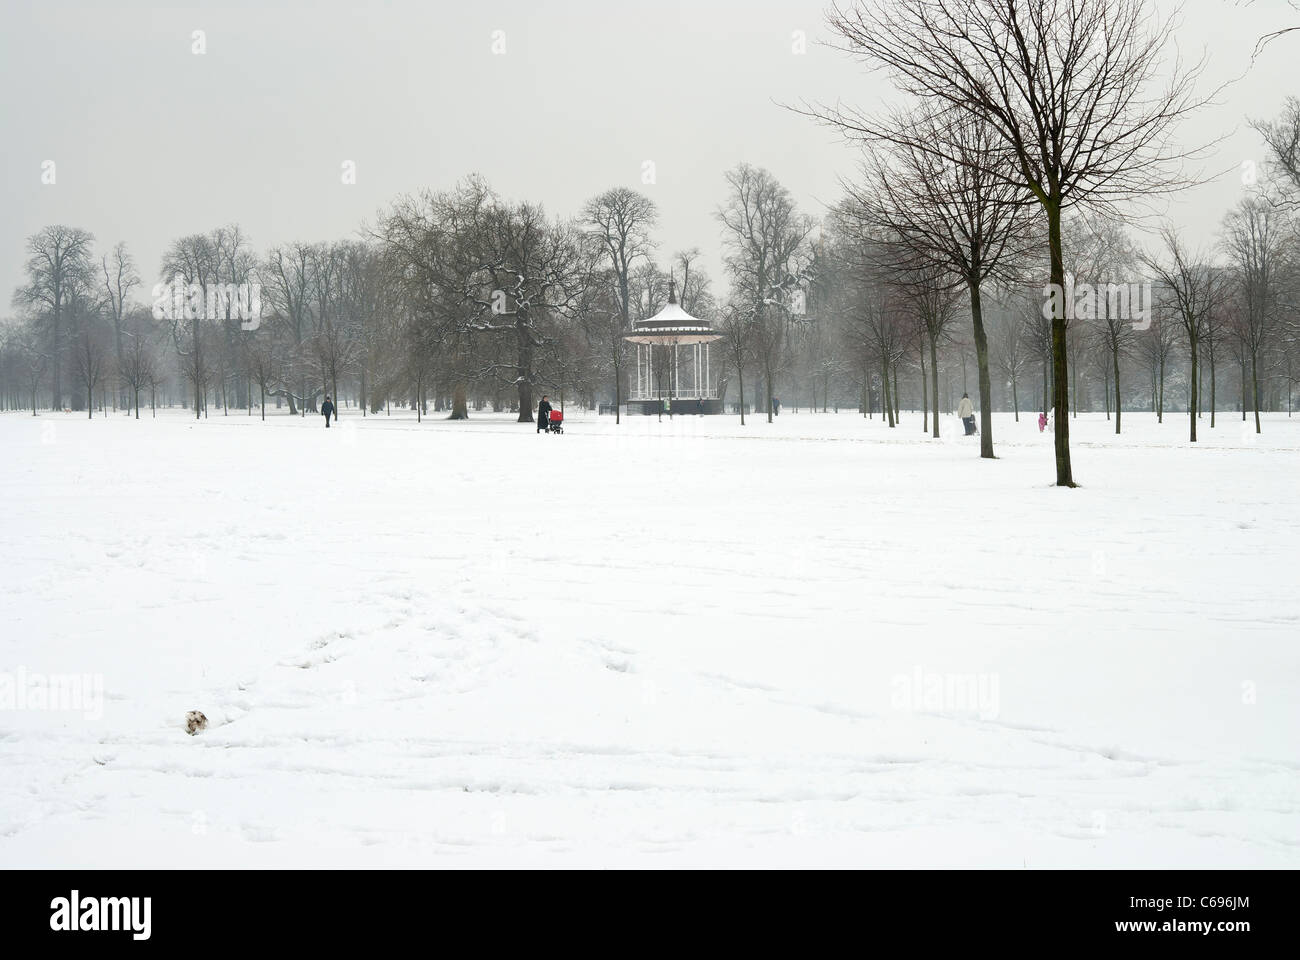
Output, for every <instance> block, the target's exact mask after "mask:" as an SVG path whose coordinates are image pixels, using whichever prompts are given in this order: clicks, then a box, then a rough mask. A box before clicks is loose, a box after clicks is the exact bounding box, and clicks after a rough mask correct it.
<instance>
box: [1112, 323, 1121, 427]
mask: <svg viewBox="0 0 1300 960" xmlns="http://www.w3.org/2000/svg"><path fill="white" fill-rule="evenodd" d="M1110 362H1111V365H1112V368H1113V369H1112V371H1111V372H1112V373H1114V374H1115V433H1116V435H1118V434H1119V427H1120V418H1121V417H1122V416H1123V415H1124V408H1123V406H1121V404H1120V395H1119V347H1118V346H1116V345H1115V344H1114V343H1112V344H1111V351H1110Z"/></svg>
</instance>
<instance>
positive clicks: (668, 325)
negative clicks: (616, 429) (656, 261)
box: [624, 281, 722, 414]
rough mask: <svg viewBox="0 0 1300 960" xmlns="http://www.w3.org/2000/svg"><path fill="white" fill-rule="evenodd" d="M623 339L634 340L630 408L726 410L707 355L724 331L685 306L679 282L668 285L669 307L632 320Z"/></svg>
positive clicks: (646, 411) (648, 410)
mask: <svg viewBox="0 0 1300 960" xmlns="http://www.w3.org/2000/svg"><path fill="white" fill-rule="evenodd" d="M624 339H625V340H627V341H629V342H631V343H635V344H636V382H635V385H634V386H633V388H632V392H631V394H630V395H629V396H628V398H627V408H628V412H629V413H637V412H640V413H644V414H652V413H671V414H679V413H681V414H692V413H704V414H712V413H721V412H722V401H721V400H719V399H718V391H717V388H716V387H715V386H714V385H713V384H714V380H713V370H712V365H711V363H710V357H709V344H711V343H713V342H714V341H715V340H721V339H722V334H720V333H718V331H716V330H714V329H713V328H712V327H710V326H709V325H708V324H707V323H706V322H705V321H703V320H700V319H697V318H696V317H692V316H691V315H690V314H689V313H687V312H686V311H685V310H683V309H682V308H681V305H680V304H678V302H677V291H676V284H675V283H673V282H672V281H670V282H669V284H668V304H667V306H665V307H664V308H663V309H662V310H660V311H659V312H658V313H656V314H655V315H654V316H653V317H651V318H650V319H648V320H638V321H637V322H636V323H634V324H632V332H631V333H630V334H628V335H627V336H626V337H624Z"/></svg>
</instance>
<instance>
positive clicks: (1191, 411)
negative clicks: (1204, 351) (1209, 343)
mask: <svg viewBox="0 0 1300 960" xmlns="http://www.w3.org/2000/svg"><path fill="white" fill-rule="evenodd" d="M1189 337H1190V339H1191V342H1192V384H1191V388H1192V389H1191V398H1190V402H1189V403H1188V405H1187V407H1188V410H1187V413H1188V419H1190V420H1191V422H1192V443H1195V442H1196V411H1197V404H1198V403H1199V402H1200V384H1199V382H1198V380H1197V377H1199V376H1200V365H1199V364H1198V362H1197V356H1198V355H1199V353H1200V339H1199V338H1198V337H1197V336H1196V334H1190V335H1189Z"/></svg>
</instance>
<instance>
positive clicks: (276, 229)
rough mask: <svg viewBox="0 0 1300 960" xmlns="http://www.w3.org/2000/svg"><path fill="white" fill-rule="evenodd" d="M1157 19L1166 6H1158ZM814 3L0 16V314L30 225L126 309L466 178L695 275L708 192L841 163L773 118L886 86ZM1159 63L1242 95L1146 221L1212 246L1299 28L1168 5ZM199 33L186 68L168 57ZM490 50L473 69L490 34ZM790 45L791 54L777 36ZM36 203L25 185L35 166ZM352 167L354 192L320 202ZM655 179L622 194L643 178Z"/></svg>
mask: <svg viewBox="0 0 1300 960" xmlns="http://www.w3.org/2000/svg"><path fill="white" fill-rule="evenodd" d="M1158 6H1159V7H1160V8H1161V9H1166V10H1167V9H1172V6H1173V5H1172V4H1169V3H1158ZM824 7H825V3H824V0H698V2H695V3H686V2H680V0H678V2H658V3H627V2H617V0H603V2H600V0H551V2H544V0H532V2H526V0H479V2H477V3H474V4H470V3H462V2H457V3H451V2H443V0H438V2H426V3H377V2H373V0H371V2H367V3H360V2H357V3H346V2H344V3H339V2H325V3H312V4H298V3H292V4H291V3H283V2H274V0H270V2H264V3H255V2H230V0H225V2H217V3H208V4H165V5H162V4H158V5H153V4H146V3H138V2H131V0H127V2H111V3H108V2H105V3H63V2H58V0H42V2H28V0H18V2H15V0H5V2H4V11H3V14H0V17H2V18H3V19H2V23H3V27H2V28H0V142H2V143H3V152H2V153H0V177H3V183H4V194H3V196H4V201H3V206H2V207H0V294H2V295H3V301H2V302H0V311H3V312H4V313H8V312H9V311H8V301H9V296H10V294H11V293H12V291H13V289H14V287H15V286H16V285H17V284H18V283H19V282H20V281H21V279H22V269H21V268H22V262H23V260H24V255H23V243H24V238H25V237H26V236H27V235H29V234H31V233H33V232H34V231H36V230H37V229H39V228H40V227H41V226H43V225H45V224H48V223H56V222H63V223H68V224H72V225H77V226H81V227H84V228H85V229H88V230H90V231H91V232H93V233H94V234H95V236H96V240H97V248H98V250H99V251H100V252H101V253H102V252H107V251H108V250H109V249H111V247H112V245H113V244H114V243H116V242H117V241H118V240H125V241H126V242H127V244H128V245H129V247H130V249H131V250H132V252H133V253H134V255H135V257H136V260H137V263H138V265H139V267H140V271H141V274H142V275H143V276H144V277H145V287H146V289H145V290H144V291H143V292H142V293H141V296H142V297H143V295H144V294H146V293H147V287H148V286H149V285H151V284H152V283H153V282H155V280H156V279H157V273H158V263H159V259H160V256H161V253H162V251H163V248H164V247H165V246H166V244H167V243H168V242H169V241H170V240H171V239H173V238H175V237H177V236H181V235H184V234H188V233H194V232H198V231H204V230H208V229H210V228H212V227H215V226H218V225H221V224H225V223H230V222H238V223H240V224H241V225H242V226H243V228H244V230H245V232H246V233H247V234H248V236H249V237H250V238H251V239H252V241H253V243H254V244H255V246H256V247H257V249H258V250H259V251H261V250H265V249H266V248H268V247H269V246H271V245H273V244H276V243H280V242H284V241H290V240H309V241H314V240H326V239H337V238H342V237H345V236H349V235H351V234H353V232H354V231H355V230H356V229H357V227H358V225H359V224H360V223H361V222H362V221H363V220H370V219H373V216H374V213H375V211H376V210H377V209H378V208H380V207H381V206H383V205H385V204H387V203H388V202H389V201H390V200H391V199H392V198H393V197H395V196H396V195H398V194H400V193H403V192H408V191H414V190H418V189H420V188H423V187H431V188H435V189H439V188H443V187H446V186H448V185H450V184H451V183H452V182H454V181H455V180H456V179H457V178H459V177H461V176H463V175H465V174H467V173H470V172H473V171H478V172H480V173H482V174H483V175H484V176H486V177H487V178H488V180H489V181H490V182H491V183H492V185H493V186H494V187H495V188H497V190H498V191H500V192H501V193H503V194H505V195H506V196H509V197H512V198H516V199H529V200H536V201H541V202H543V203H545V205H546V207H547V209H548V210H549V211H550V212H552V213H560V214H570V213H573V212H575V211H576V210H577V209H578V207H579V205H580V204H581V203H582V201H583V200H584V199H586V198H587V197H589V196H591V195H592V194H595V193H597V192H599V191H600V190H603V189H605V188H607V187H610V186H614V185H617V184H625V185H628V186H632V187H636V188H638V189H643V190H644V191H645V192H646V193H647V194H648V195H650V196H651V197H653V198H654V199H655V200H656V201H657V202H658V203H659V205H660V210H661V214H662V223H661V227H660V229H659V231H658V237H657V239H658V240H659V242H660V252H661V257H666V256H667V255H668V254H670V253H671V252H672V251H674V250H676V249H679V248H683V247H689V246H698V247H700V248H701V250H702V251H703V252H704V254H705V256H706V259H707V267H708V269H709V271H710V273H712V274H714V275H715V276H716V275H717V272H718V261H719V251H720V243H719V233H718V225H717V223H716V221H715V220H714V219H713V216H712V213H713V210H714V209H715V207H716V206H717V204H718V203H719V202H720V200H721V199H722V196H723V181H722V174H723V172H724V171H725V170H726V169H728V168H729V167H731V166H733V165H734V164H735V163H737V162H738V161H741V160H745V161H748V162H750V163H754V164H756V165H760V166H764V167H767V168H769V169H770V170H772V172H773V173H775V174H776V175H777V177H779V178H780V179H781V180H782V181H783V182H784V183H785V184H786V185H787V186H788V187H789V188H790V189H791V190H792V191H793V193H794V194H795V196H796V198H797V199H798V200H799V201H800V203H801V204H802V205H803V206H804V207H805V209H807V210H808V211H809V212H811V213H820V212H821V210H822V209H823V205H824V204H825V203H827V202H830V201H833V200H834V199H835V197H836V195H837V193H838V187H837V178H838V177H839V176H841V175H848V174H851V173H852V172H853V169H854V157H853V152H852V150H851V149H850V148H848V147H846V146H844V145H842V144H840V143H839V142H838V141H836V140H835V138H834V137H833V136H832V135H831V134H830V133H829V132H828V131H826V130H824V129H821V128H818V127H816V126H815V125H813V124H812V123H811V122H809V121H807V120H805V119H803V118H802V117H799V116H796V115H794V114H792V113H790V112H788V111H785V110H783V109H781V108H780V107H779V106H777V105H776V104H774V103H773V101H774V100H781V101H795V100H798V99H799V98H801V97H807V98H810V99H822V100H834V99H836V98H837V97H843V98H844V99H845V100H846V101H849V102H853V103H857V104H865V105H868V106H870V105H872V104H874V103H878V102H879V99H880V97H881V96H889V88H888V85H887V83H886V81H885V80H884V79H883V78H882V77H880V76H878V75H867V74H864V73H863V72H862V71H861V69H860V68H859V67H858V66H857V65H856V64H855V63H853V62H852V61H850V60H849V59H848V58H847V57H846V56H844V55H843V54H840V53H838V52H836V51H833V50H829V49H826V48H824V47H821V46H818V45H817V44H816V42H815V41H816V40H817V39H819V38H825V37H826V32H825V28H824V17H823V10H824ZM1183 19H1184V26H1183V28H1182V30H1181V31H1180V33H1179V42H1180V46H1181V47H1182V48H1183V49H1184V50H1185V51H1186V52H1187V54H1188V55H1189V56H1193V57H1195V56H1198V55H1199V54H1200V52H1201V51H1202V49H1208V50H1209V53H1210V56H1211V63H1210V70H1209V73H1208V74H1207V78H1206V83H1207V86H1212V85H1213V84H1215V83H1219V82H1223V81H1227V80H1229V79H1232V78H1234V77H1239V76H1241V75H1243V74H1245V76H1244V77H1243V78H1242V79H1241V80H1239V81H1238V82H1236V83H1235V84H1234V85H1233V86H1231V87H1230V88H1229V89H1228V90H1227V91H1226V92H1225V94H1224V95H1223V97H1222V98H1221V103H1220V104H1219V105H1216V106H1214V107H1211V108H1209V109H1207V110H1206V111H1204V113H1203V114H1202V115H1200V116H1198V117H1197V118H1196V119H1195V120H1194V121H1192V122H1189V123H1188V124H1186V125H1185V126H1184V128H1183V132H1184V134H1185V138H1186V140H1187V141H1188V142H1189V143H1192V142H1204V141H1206V140H1209V139H1212V138H1214V137H1216V136H1220V135H1223V134H1229V136H1228V138H1227V140H1226V141H1225V142H1224V144H1223V145H1222V146H1221V148H1220V149H1219V152H1218V153H1217V154H1216V155H1215V156H1214V157H1213V158H1212V159H1211V161H1210V162H1209V163H1208V164H1207V169H1208V170H1224V171H1226V173H1224V174H1223V175H1222V176H1220V177H1218V178H1217V179H1216V180H1215V181H1214V182H1212V183H1210V184H1207V185H1204V186H1202V187H1199V188H1197V189H1196V190H1194V191H1192V192H1190V193H1189V194H1188V195H1186V196H1185V197H1184V198H1182V199H1181V200H1180V201H1179V202H1178V203H1176V204H1174V205H1173V206H1172V207H1171V208H1170V213H1171V215H1172V217H1173V218H1174V220H1175V222H1177V223H1179V224H1180V225H1182V226H1184V227H1186V228H1187V230H1188V232H1189V236H1190V238H1191V239H1192V240H1193V241H1194V242H1195V243H1199V244H1208V243H1210V242H1212V241H1213V237H1214V232H1215V230H1216V228H1217V225H1218V223H1219V220H1220V219H1221V217H1222V215H1223V213H1224V211H1225V210H1226V208H1227V207H1228V206H1230V205H1231V204H1232V203H1234V202H1236V200H1237V198H1238V197H1239V196H1240V194H1241V191H1242V185H1241V172H1240V169H1239V167H1240V164H1241V163H1242V162H1243V161H1245V160H1260V159H1262V157H1261V151H1260V146H1259V143H1258V138H1257V137H1256V135H1255V134H1254V133H1253V132H1252V131H1250V130H1249V129H1248V128H1247V127H1246V124H1245V118H1246V117H1247V116H1250V117H1265V118H1267V117H1272V116H1273V115H1275V114H1276V113H1277V112H1278V110H1279V108H1280V105H1281V103H1282V100H1283V98H1284V96H1285V95H1286V94H1288V93H1291V94H1297V93H1300V83H1297V82H1296V77H1297V71H1296V70H1295V62H1296V60H1297V58H1300V34H1297V35H1294V36H1288V37H1283V38H1282V39H1280V40H1278V41H1276V42H1275V43H1274V44H1273V45H1272V46H1271V47H1270V48H1269V49H1268V50H1267V51H1266V52H1265V53H1264V54H1263V55H1262V56H1261V57H1260V59H1259V60H1258V61H1257V62H1256V63H1255V65H1254V66H1253V67H1250V62H1249V61H1250V52H1251V50H1252V48H1253V46H1254V43H1255V40H1256V38H1257V37H1258V36H1259V35H1260V34H1262V33H1264V32H1266V31H1267V30H1269V29H1272V28H1274V27H1276V26H1277V25H1279V24H1281V23H1285V22H1295V20H1296V17H1295V14H1294V12H1292V11H1290V10H1288V8H1287V7H1286V6H1285V4H1284V2H1283V0H1259V2H1257V3H1256V4H1255V5H1254V6H1248V7H1244V8H1243V7H1240V6H1238V4H1237V3H1236V0H1189V2H1188V3H1186V4H1185V6H1184V8H1183ZM196 29H202V30H204V31H206V39H207V53H206V54H205V55H203V56H195V55H194V54H192V53H191V44H192V40H191V34H192V32H193V31H194V30H196ZM496 30H502V31H504V32H505V41H506V51H507V52H506V53H505V55H494V54H493V51H492V43H493V31H496ZM795 30H804V31H806V32H807V35H808V40H809V43H808V49H807V53H806V54H805V55H802V56H799V55H795V54H794V53H792V33H793V31H795ZM46 160H54V161H55V163H56V164H57V168H56V169H57V183H56V184H55V185H53V186H49V185H43V184H42V183H41V165H42V163H43V161H46ZM345 160H352V161H354V162H355V163H356V171H357V182H356V184H355V185H344V184H342V183H341V182H340V174H341V164H342V163H343V161H345ZM647 160H649V161H653V162H654V164H655V168H656V175H657V182H656V183H655V184H653V185H646V184H643V183H642V165H643V163H644V161H647Z"/></svg>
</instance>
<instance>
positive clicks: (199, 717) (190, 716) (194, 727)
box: [185, 710, 208, 737]
mask: <svg viewBox="0 0 1300 960" xmlns="http://www.w3.org/2000/svg"><path fill="white" fill-rule="evenodd" d="M206 729H208V718H207V717H205V716H204V715H203V714H202V713H200V712H199V711H198V710H191V711H190V712H189V713H187V714H185V732H186V733H188V734H189V735H190V736H191V737H192V736H194V734H196V733H198V732H199V731H200V730H206Z"/></svg>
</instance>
